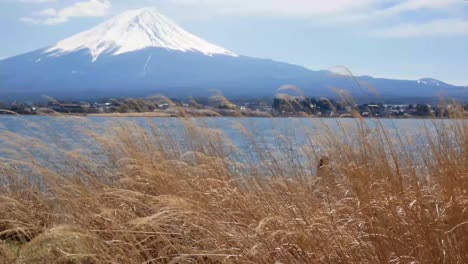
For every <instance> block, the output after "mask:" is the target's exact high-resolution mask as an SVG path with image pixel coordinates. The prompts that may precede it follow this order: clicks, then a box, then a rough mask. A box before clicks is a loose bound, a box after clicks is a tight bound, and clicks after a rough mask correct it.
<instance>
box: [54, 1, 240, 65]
mask: <svg viewBox="0 0 468 264" xmlns="http://www.w3.org/2000/svg"><path fill="white" fill-rule="evenodd" d="M149 47H156V48H164V49H168V50H176V51H182V52H187V51H192V52H200V53H202V54H205V55H208V56H212V55H227V56H232V57H237V55H236V54H235V53H233V52H231V51H229V50H226V49H224V48H222V47H219V46H216V45H214V44H211V43H209V42H207V41H205V40H203V39H201V38H199V37H197V36H195V35H193V34H191V33H189V32H187V31H185V30H184V29H182V28H181V27H179V26H178V25H177V24H176V23H175V22H173V21H172V20H170V19H169V18H167V17H165V16H163V15H162V14H160V13H159V12H158V11H157V9H155V8H143V9H137V10H131V11H127V12H124V13H122V14H120V15H118V16H116V17H114V18H112V19H110V20H108V21H106V22H104V23H102V24H100V25H98V26H96V27H94V28H92V29H90V30H87V31H84V32H82V33H79V34H77V35H74V36H72V37H70V38H68V39H65V40H62V41H60V42H58V43H57V44H55V45H54V46H52V47H51V48H49V49H47V50H46V51H45V53H48V54H49V55H51V56H60V55H63V54H67V53H72V52H75V51H78V50H82V49H88V50H89V52H90V54H91V56H92V60H93V61H96V60H97V59H98V58H99V56H100V55H102V54H104V53H110V54H111V55H119V54H124V53H128V52H132V51H137V50H142V49H145V48H149Z"/></svg>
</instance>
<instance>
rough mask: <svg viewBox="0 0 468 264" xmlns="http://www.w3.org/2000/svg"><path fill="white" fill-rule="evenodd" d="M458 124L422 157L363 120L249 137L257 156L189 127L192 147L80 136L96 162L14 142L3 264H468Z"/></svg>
mask: <svg viewBox="0 0 468 264" xmlns="http://www.w3.org/2000/svg"><path fill="white" fill-rule="evenodd" d="M461 115H462V114H460V115H456V113H454V114H453V115H452V116H453V117H454V118H453V119H451V120H449V121H447V122H438V123H435V124H434V126H435V127H434V130H429V129H428V130H427V131H426V132H422V133H421V135H422V136H421V137H424V140H425V142H426V144H423V145H417V144H415V143H414V142H413V141H412V140H413V139H411V138H408V137H403V136H399V134H398V133H393V132H391V131H388V130H387V129H384V128H383V127H382V126H380V123H379V121H376V122H377V123H376V124H377V125H376V126H373V127H369V123H368V122H367V121H365V120H363V119H360V118H358V119H356V120H355V123H354V125H353V127H347V126H345V125H343V124H342V123H340V122H339V121H338V122H337V127H336V128H331V127H328V126H327V125H326V124H321V125H323V131H324V132H323V134H321V135H320V136H319V137H314V138H313V139H312V137H311V139H310V140H314V142H313V144H312V142H311V144H306V145H303V146H300V147H299V148H291V146H293V145H294V141H295V139H294V136H291V135H286V134H277V135H276V142H277V144H276V146H274V147H271V146H267V145H266V144H265V142H262V141H261V140H256V139H255V138H257V137H254V136H252V133H256V132H255V131H251V130H248V129H246V128H245V127H242V126H240V125H239V127H238V129H239V131H241V132H242V133H244V135H245V137H246V138H249V139H250V140H251V142H250V143H251V145H252V147H251V149H252V152H254V153H255V155H253V154H252V153H244V152H241V151H240V150H238V149H237V148H236V147H235V146H234V145H233V144H230V142H229V139H228V138H226V136H225V135H223V133H221V132H220V131H215V130H211V129H208V128H206V127H203V126H202V127H200V126H198V125H195V124H194V123H192V122H191V121H189V120H185V121H184V126H183V127H182V128H181V129H180V131H178V132H179V136H182V137H183V139H184V140H183V144H181V141H180V140H178V139H177V138H176V136H175V135H174V134H171V133H167V131H166V132H163V131H162V130H160V129H159V128H158V127H157V125H156V124H152V123H150V126H147V127H142V126H139V125H136V124H134V123H128V124H125V125H119V126H118V125H116V126H113V127H112V128H109V130H108V131H107V132H106V133H99V134H98V133H94V132H91V131H84V132H83V133H85V134H86V135H87V138H86V139H87V140H88V141H89V144H90V145H91V146H92V151H91V152H90V151H87V152H86V151H78V150H70V149H60V148H57V147H55V146H52V145H51V144H48V143H47V142H42V141H40V140H37V139H35V138H33V137H31V136H24V135H18V134H13V133H9V132H6V131H4V132H2V133H0V142H2V145H1V146H2V153H3V154H4V156H3V157H5V158H1V159H0V177H1V178H0V183H1V186H0V193H1V194H2V195H0V212H1V216H0V263H468V122H467V120H466V119H464V117H463V116H461ZM317 122H319V121H317ZM353 122H354V121H353ZM428 122H429V121H428ZM332 130H333V131H332ZM316 145H319V146H320V148H315V147H311V146H316ZM38 153H40V154H41V155H42V156H41V155H39V156H41V157H42V158H37V156H38ZM48 155H50V156H48ZM51 156H60V157H61V162H58V161H57V159H55V158H44V157H51ZM63 161H66V162H63Z"/></svg>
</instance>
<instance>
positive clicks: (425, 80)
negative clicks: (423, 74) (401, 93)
mask: <svg viewBox="0 0 468 264" xmlns="http://www.w3.org/2000/svg"><path fill="white" fill-rule="evenodd" d="M417 82H418V84H425V85H434V86H441V85H446V83H444V82H441V81H439V80H436V79H432V78H423V79H419V80H417Z"/></svg>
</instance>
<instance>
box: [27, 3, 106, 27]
mask: <svg viewBox="0 0 468 264" xmlns="http://www.w3.org/2000/svg"><path fill="white" fill-rule="evenodd" d="M28 1H30V0H28ZM38 1H45V0H38ZM111 7H112V5H111V2H110V1H109V0H88V1H81V2H76V3H74V4H72V5H70V6H67V7H64V8H61V9H54V8H48V9H43V10H41V11H39V12H37V14H36V16H34V17H23V18H21V21H23V22H26V23H32V24H46V25H56V24H61V23H65V22H67V21H69V20H70V19H71V18H74V17H100V16H105V15H107V14H108V12H109V10H110V8H111Z"/></svg>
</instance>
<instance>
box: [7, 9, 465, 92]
mask: <svg viewBox="0 0 468 264" xmlns="http://www.w3.org/2000/svg"><path fill="white" fill-rule="evenodd" d="M357 80H358V81H359V82H365V83H367V84H370V85H371V86H373V87H375V88H376V90H377V91H378V92H379V94H380V96H382V97H384V98H422V97H427V98H429V97H432V98H433V97H435V96H436V95H437V94H439V93H442V94H443V95H448V96H452V97H457V98H461V97H463V98H468V93H467V89H466V88H462V87H456V86H453V85H449V84H446V83H443V82H441V81H437V80H434V79H429V78H426V79H420V80H390V79H378V78H372V77H368V76H363V77H357ZM285 84H294V85H296V86H298V87H300V88H301V89H302V90H303V91H304V93H305V94H306V95H309V96H333V95H334V94H335V92H334V91H333V89H331V88H340V89H348V90H350V91H351V94H353V95H354V96H358V97H359V96H364V95H365V96H369V93H367V94H366V92H365V91H364V90H365V89H361V88H358V86H359V85H357V82H356V80H355V79H353V78H349V77H347V78H343V76H339V75H334V74H332V73H331V72H329V71H312V70H309V69H307V68H305V67H301V66H297V65H292V64H288V63H283V62H277V61H273V60H267V59H258V58H252V57H247V56H241V55H237V54H235V53H234V52H232V51H229V50H227V49H225V48H222V47H220V46H217V45H214V44H211V43H209V42H207V41H205V40H203V39H201V38H199V37H197V36H195V35H193V34H191V33H189V32H187V31H185V30H184V29H182V28H181V27H179V26H178V25H177V24H176V23H175V22H173V21H172V20H170V19H169V18H167V17H165V16H163V15H162V14H160V13H159V12H158V11H157V10H156V9H154V8H144V9H138V10H131V11H127V12H124V13H122V14H120V15H118V16H116V17H114V18H111V19H110V20H108V21H106V22H104V23H102V24H100V25H98V26H96V27H94V28H92V29H90V30H87V31H84V32H81V33H79V34H77V35H74V36H72V37H70V38H67V39H65V40H62V41H59V42H58V43H56V44H54V45H52V46H50V47H46V48H43V49H39V50H36V51H33V52H29V53H26V54H22V55H18V56H15V57H11V58H7V59H3V60H0V101H1V100H2V98H3V99H6V100H16V99H22V98H29V99H34V98H37V97H38V96H40V95H44V94H46V95H50V96H53V97H59V98H80V99H84V98H98V97H119V96H147V95H151V94H154V93H163V94H165V95H169V96H188V95H192V96H200V95H209V94H210V92H211V91H212V90H218V91H221V92H222V93H224V94H225V95H226V96H239V97H240V96H244V97H245V96H250V97H254V96H273V95H274V94H275V93H276V90H277V88H279V87H280V86H282V85H285ZM364 86H365V85H363V86H360V87H364Z"/></svg>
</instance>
